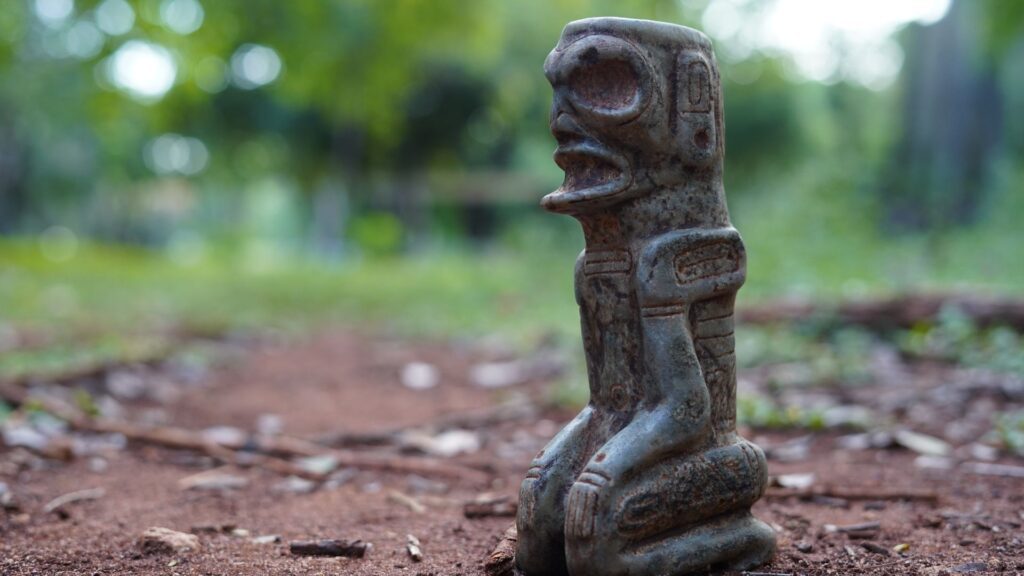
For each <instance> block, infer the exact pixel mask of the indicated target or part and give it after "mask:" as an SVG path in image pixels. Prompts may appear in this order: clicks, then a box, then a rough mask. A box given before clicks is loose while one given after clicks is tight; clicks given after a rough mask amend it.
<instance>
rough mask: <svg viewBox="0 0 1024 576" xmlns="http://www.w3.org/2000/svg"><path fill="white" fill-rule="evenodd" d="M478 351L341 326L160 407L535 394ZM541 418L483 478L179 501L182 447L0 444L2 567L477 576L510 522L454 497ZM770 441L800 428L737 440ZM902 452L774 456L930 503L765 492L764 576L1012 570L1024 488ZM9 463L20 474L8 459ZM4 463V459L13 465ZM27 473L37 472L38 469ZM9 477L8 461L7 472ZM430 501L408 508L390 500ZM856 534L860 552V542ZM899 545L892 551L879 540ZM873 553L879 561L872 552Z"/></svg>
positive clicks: (292, 411) (234, 414)
mask: <svg viewBox="0 0 1024 576" xmlns="http://www.w3.org/2000/svg"><path fill="white" fill-rule="evenodd" d="M478 359H479V355H477V354H476V353H474V352H471V351H467V350H461V349H458V348H456V347H453V346H450V345H448V344H445V343H421V342H415V343H412V342H403V341H388V340H382V339H379V338H367V337H360V336H358V335H355V334H352V333H349V332H344V331H338V332H332V333H327V334H322V335H319V336H317V337H314V338H311V339H309V340H307V341H301V342H292V343H283V344H275V345H264V346H257V347H251V349H249V350H248V351H247V352H246V353H245V354H244V356H243V357H242V358H240V359H237V360H236V361H234V362H232V363H230V364H229V365H227V366H224V367H221V368H219V369H217V370H216V371H215V372H214V373H212V374H211V375H210V377H209V378H208V379H207V381H206V382H205V383H204V384H203V385H202V386H199V387H191V388H188V389H186V390H185V391H184V393H183V395H182V396H181V397H180V398H179V399H178V400H177V401H176V402H174V403H173V404H171V405H169V406H167V407H165V409H166V412H167V417H168V418H169V421H170V423H171V424H173V425H176V426H182V427H187V428H191V429H202V428H206V427H210V426H220V425H230V426H236V427H239V428H243V429H246V430H252V429H253V428H254V427H255V426H256V421H257V419H258V417H259V416H260V415H263V414H268V413H273V414H277V415H279V416H280V417H281V418H282V421H283V424H284V430H285V432H286V433H288V434H290V435H294V436H300V437H307V438H315V437H318V436H320V435H323V434H330V433H337V432H349V433H352V432H372V431H384V430H391V429H395V428H397V427H409V426H417V425H424V424H429V423H431V422H433V421H436V420H437V419H438V418H440V417H442V416H450V415H452V414H458V413H461V412H466V411H470V410H479V409H482V408H487V407H490V406H496V405H497V404H498V403H499V402H501V401H503V400H508V399H509V398H510V397H515V396H526V397H530V398H534V399H539V398H542V397H544V394H545V386H544V384H542V383H538V384H530V385H523V386H520V387H517V388H515V389H511V390H510V389H504V390H502V391H500V392H496V391H488V390H482V389H480V388H476V387H474V386H473V385H471V384H470V383H469V381H468V378H467V376H466V374H467V369H468V366H470V365H471V363H472V362H474V361H475V360H478ZM413 360H419V361H427V362H430V363H433V364H435V365H436V366H438V367H439V369H440V373H441V382H440V384H439V385H438V386H437V387H435V388H432V389H428V390H422V391H414V390H410V389H407V388H405V387H404V386H402V384H401V383H400V379H399V372H400V370H401V367H402V366H403V365H404V364H405V363H406V362H409V361H413ZM571 416H572V414H569V413H564V412H557V411H555V412H550V411H548V412H542V413H539V414H538V415H536V416H535V417H532V418H528V419H525V420H519V421H511V422H503V423H499V424H495V425H492V426H488V427H486V428H483V429H480V430H477V432H478V434H479V435H480V437H481V439H482V440H483V442H484V444H483V448H482V450H480V451H479V452H477V453H475V454H471V455H465V456H459V457H456V458H455V459H454V460H453V461H455V462H461V463H464V464H467V465H469V464H472V465H480V464H488V465H490V466H491V467H492V470H493V471H494V474H493V482H492V483H491V484H490V485H478V484H474V483H473V482H470V481H464V480H459V481H451V480H448V479H439V478H429V479H424V478H417V477H410V476H407V475H402V474H391V473H378V472H373V471H358V472H355V473H353V474H354V475H353V474H349V476H350V477H349V478H348V480H347V481H345V482H343V483H341V484H340V486H336V487H328V486H320V487H319V488H318V489H316V490H315V491H313V492H310V493H291V492H281V491H279V490H276V489H275V487H276V486H277V485H278V484H279V483H280V482H281V477H280V476H277V475H275V474H273V473H270V472H267V471H262V470H256V469H246V470H242V471H239V472H238V473H239V474H241V475H243V476H245V477H246V478H248V479H249V483H248V485H246V486H244V487H242V488H239V489H234V490H221V491H194V490H193V491H183V490H181V489H180V488H179V486H178V481H179V480H180V479H181V478H183V477H186V476H189V475H191V474H194V473H196V472H198V471H200V470H201V469H203V467H209V464H210V463H209V461H208V459H205V458H201V457H197V456H196V455H195V454H191V453H188V452H181V451H172V450H166V449H162V448H155V447H149V446H131V447H129V448H128V449H126V450H123V451H120V452H116V453H114V454H112V455H110V456H108V457H107V458H106V460H105V462H106V466H105V467H103V466H98V465H97V463H96V462H95V461H89V460H88V459H84V458H83V459H78V460H75V461H72V462H69V463H55V462H53V461H40V460H35V459H33V460H31V461H30V462H29V463H28V464H24V461H25V460H26V459H25V457H24V455H23V454H21V453H20V452H18V451H11V450H8V451H6V452H0V463H5V466H4V467H3V468H2V469H0V481H3V482H6V483H7V484H8V485H9V487H10V489H11V491H12V493H13V494H14V496H15V498H16V502H17V505H18V506H17V508H18V509H17V510H8V511H0V573H2V574H9V575H28V574H46V575H51V574H52V575H57V574H103V575H115V574H181V575H186V574H188V575H193V574H194V575H200V574H202V575H233V574H296V575H299V574H302V575H306V574H310V575H311V574H357V575H399V574H400V575H456V574H482V564H483V560H484V559H485V558H486V556H487V555H488V553H489V552H490V551H491V550H492V548H493V547H494V545H495V544H496V543H497V541H498V539H499V537H500V535H501V534H502V532H503V531H504V529H505V528H506V527H508V526H509V525H510V524H511V523H512V519H511V518H506V517H499V518H484V519H467V518H465V517H464V515H463V505H464V503H466V502H467V501H470V500H472V499H473V498H474V497H476V496H477V495H479V494H480V493H482V492H493V493H497V494H506V495H508V496H509V497H511V498H514V497H515V494H516V489H517V486H518V482H519V478H520V475H521V474H522V473H523V471H524V470H525V468H526V465H527V463H528V462H529V459H530V457H531V456H532V455H533V454H534V453H535V452H536V451H537V450H538V449H539V448H540V447H541V446H543V444H544V443H545V441H546V440H547V438H548V437H550V436H551V435H552V434H553V433H554V432H555V431H556V430H557V428H558V426H559V425H560V424H561V423H562V422H564V421H565V420H567V419H568V418H569V417H571ZM747 435H748V437H752V438H753V439H755V440H757V441H758V442H761V443H763V444H764V445H767V446H778V445H779V444H781V443H783V442H785V441H787V440H789V439H791V438H793V437H795V436H798V435H800V433H793V434H784V433H770V434H769V433H759V432H757V431H754V432H750V431H748V432H747ZM915 457H916V455H915V454H913V453H911V452H909V451H906V450H891V449H889V450H861V451H849V450H840V449H837V448H836V445H835V435H833V434H820V435H817V436H815V437H814V438H813V439H812V440H811V448H810V457H809V458H807V459H804V460H802V461H797V462H778V461H771V462H770V473H771V474H773V475H777V474H790V473H805V472H813V473H814V474H815V475H816V480H815V485H816V486H819V487H821V486H834V487H837V488H838V487H841V488H843V489H845V490H847V491H850V490H859V491H862V492H871V491H876V490H887V491H891V490H896V489H905V490H908V491H915V492H920V491H933V492H935V493H936V494H938V501H937V502H932V501H914V502H905V501H899V500H886V501H881V502H879V501H870V500H868V501H860V500H850V501H847V502H845V503H844V502H841V501H833V500H827V499H818V500H806V501H805V500H801V499H798V498H796V497H783V496H779V495H774V496H772V497H770V498H766V499H764V500H762V501H761V502H760V503H758V504H757V506H756V508H755V512H756V514H757V515H758V516H760V517H761V518H763V519H764V520H765V521H767V522H769V523H770V524H771V525H772V526H773V527H774V528H775V529H776V530H777V531H778V537H779V553H778V555H777V557H776V559H775V560H774V561H773V563H772V564H771V565H769V566H766V567H764V568H762V571H764V572H771V573H778V574H809V575H824V574H872V575H883V574H885V575H889V574H893V575H895V574H901V575H902V574H922V575H935V576H939V575H943V574H950V575H953V574H961V573H972V572H974V573H1021V572H1024V532H1022V528H1021V526H1022V524H1024V479H1021V478H1002V477H989V476H978V475H970V474H967V473H965V472H963V471H961V470H960V469H959V468H957V469H954V470H942V471H936V470H930V469H926V468H921V467H918V466H915V465H914V460H915ZM18 461H22V462H23V463H22V465H20V466H18V465H14V464H16V463H17V462H18ZM12 463H14V464H12ZM40 463H41V464H40ZM19 468H20V469H19ZM86 488H103V489H105V495H104V496H103V497H101V498H98V499H95V500H90V501H84V502H79V503H76V504H73V505H70V506H68V507H67V508H66V510H67V514H66V517H62V516H60V515H58V514H56V513H45V512H44V511H43V510H42V508H43V506H44V505H45V504H46V503H47V502H49V501H50V500H51V499H53V498H54V497H57V496H59V495H61V494H65V493H68V492H72V491H75V490H81V489H86ZM396 491H397V492H400V493H402V494H406V495H409V496H411V497H413V498H415V499H416V500H417V501H419V502H420V503H421V504H423V505H424V506H425V507H426V511H424V512H421V513H417V512H415V511H413V510H411V509H410V508H409V507H408V506H406V505H403V504H401V503H399V502H398V501H397V500H396V499H395V497H394V496H393V493H394V492H396ZM867 521H877V522H879V523H880V529H879V530H878V531H877V533H876V534H872V535H868V536H869V539H868V540H863V539H851V538H850V536H848V535H846V534H843V533H833V532H829V531H828V530H827V529H826V528H825V526H826V525H828V524H833V525H840V526H842V525H848V524H855V523H862V522H867ZM209 525H217V526H222V525H232V526H236V527H238V528H240V529H244V530H246V531H248V533H249V535H250V537H246V536H244V535H242V536H239V535H230V534H224V533H205V532H204V533H200V534H199V538H200V541H201V548H200V550H199V551H197V552H193V553H188V554H172V555H146V554H142V553H141V552H140V550H139V548H138V547H137V545H136V541H137V539H138V536H139V535H140V534H141V533H142V532H143V531H144V530H145V529H146V528H149V527H152V526H162V527H166V528H170V529H174V530H179V531H184V532H188V531H190V530H192V529H193V528H195V527H200V526H209ZM268 534H277V535H280V536H281V537H282V539H283V543H271V544H255V543H253V542H252V538H251V537H254V536H260V535H268ZM407 534H414V535H415V536H417V537H418V538H419V540H420V541H421V542H422V549H423V553H424V556H425V557H424V559H423V561H422V562H418V563H417V562H413V561H412V560H411V559H410V558H409V556H408V555H407V552H406V550H405V540H406V535H407ZM321 538H343V539H356V538H358V539H362V540H364V541H367V542H371V543H372V544H373V548H372V549H371V550H370V551H369V553H368V554H367V555H366V557H364V558H362V559H346V558H301V557H295V556H293V555H291V554H290V553H289V552H288V547H287V542H288V541H289V540H295V539H321ZM864 542H870V543H871V544H874V545H875V546H872V545H871V544H869V545H868V547H865V546H864ZM904 543H905V544H908V545H909V548H908V549H907V551H906V552H905V553H903V554H897V553H895V552H893V551H892V548H893V547H894V546H896V545H898V544H904ZM869 548H873V549H874V550H876V551H871V550H869Z"/></svg>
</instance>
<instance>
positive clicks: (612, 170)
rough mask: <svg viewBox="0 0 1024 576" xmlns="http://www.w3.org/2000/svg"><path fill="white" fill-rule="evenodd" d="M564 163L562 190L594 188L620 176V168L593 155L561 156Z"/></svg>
mask: <svg viewBox="0 0 1024 576" xmlns="http://www.w3.org/2000/svg"><path fill="white" fill-rule="evenodd" d="M562 158H563V159H564V160H563V163H564V164H565V165H564V166H563V167H562V169H563V170H565V180H564V181H563V182H562V190H563V191H566V192H572V191H577V190H585V189H587V188H594V187H596V186H600V185H602V184H607V183H608V182H611V181H613V180H617V179H619V178H620V177H621V176H622V170H619V169H618V168H617V167H616V166H614V165H613V164H611V163H610V162H606V161H605V160H603V159H601V158H597V157H594V156H576V155H568V158H567V157H565V156H563V157H562Z"/></svg>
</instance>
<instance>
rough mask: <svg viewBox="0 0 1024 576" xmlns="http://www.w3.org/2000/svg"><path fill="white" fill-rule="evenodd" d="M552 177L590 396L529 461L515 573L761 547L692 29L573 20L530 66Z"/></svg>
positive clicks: (761, 467) (636, 568)
mask: <svg viewBox="0 0 1024 576" xmlns="http://www.w3.org/2000/svg"><path fill="white" fill-rule="evenodd" d="M544 72H545V74H546V76H547V78H548V80H549V81H550V82H551V85H552V87H553V88H554V103H553V105H552V108H551V132H552V133H553V134H554V136H555V139H556V140H557V141H558V148H557V150H556V151H555V162H556V163H557V164H558V165H559V166H560V167H561V168H562V169H563V170H564V171H565V180H564V182H563V184H562V186H561V187H560V188H559V189H558V190H556V191H554V192H552V193H550V194H548V195H547V196H545V197H544V199H543V201H542V204H543V206H544V207H545V208H546V209H548V210H551V211H553V212H559V213H564V214H569V215H571V216H573V217H575V218H576V219H578V220H579V221H580V223H581V224H582V225H583V233H584V237H585V240H586V249H585V250H584V251H583V253H582V254H581V255H580V257H579V259H578V260H577V261H576V271H575V282H576V284H575V285H576V301H577V302H578V304H579V308H580V318H581V321H582V331H583V344H584V348H585V352H586V359H587V371H588V374H589V381H590V402H589V404H588V405H587V407H586V408H584V409H583V411H582V412H581V413H580V414H579V415H578V416H577V417H576V418H575V419H574V420H573V421H572V422H570V423H569V424H568V425H567V426H566V427H565V428H564V429H563V430H562V431H561V432H559V433H558V435H557V436H555V438H554V439H553V440H552V441H551V442H550V443H549V444H548V445H547V446H546V447H545V448H544V449H543V450H541V452H540V453H539V454H538V455H537V456H536V458H535V459H534V460H533V462H532V464H531V466H530V469H529V471H528V472H527V473H526V478H525V479H524V480H523V483H522V486H521V488H520V496H519V513H518V517H517V519H516V527H517V533H518V535H517V537H518V542H517V548H516V554H515V566H516V570H517V572H518V573H519V574H521V575H524V576H541V575H564V574H570V575H572V576H610V575H623V576H624V575H631V576H645V575H652V576H653V575H681V574H689V573H694V572H704V571H706V570H709V569H712V570H713V569H732V570H742V569H748V568H752V567H755V566H757V565H760V564H763V563H764V562H766V561H768V560H769V559H770V558H771V556H772V554H773V553H774V550H775V536H774V534H773V532H772V530H771V528H769V527H768V526H767V525H766V524H764V523H763V522H761V521H759V520H757V519H755V518H754V517H753V516H752V515H751V513H750V507H751V505H752V504H753V503H754V502H755V501H757V499H758V498H760V496H761V494H762V493H763V492H764V488H765V484H766V481H767V472H766V466H765V458H764V454H763V453H762V452H761V450H760V449H759V448H758V447H757V446H755V445H753V444H751V443H750V442H747V441H746V440H744V439H743V438H741V437H740V436H739V435H738V434H737V432H736V359H735V355H734V338H733V304H734V302H735V298H736V291H737V289H739V287H740V285H742V284H743V280H744V277H745V269H746V261H745V252H744V248H743V243H742V241H741V240H740V235H739V234H738V233H737V232H736V230H735V229H734V228H732V226H731V224H730V222H729V214H728V211H727V208H726V202H725V191H724V190H723V187H722V164H723V155H724V132H723V120H722V97H721V92H720V89H719V75H718V68H717V65H716V64H715V58H714V54H713V52H712V49H711V43H710V41H709V40H708V39H707V37H706V36H704V35H703V34H701V33H700V32H697V31H695V30H691V29H689V28H685V27H682V26H677V25H672V24H664V23H660V22H651V21H642V20H627V19H619V18H595V19H589V20H581V21H577V22H572V23H570V24H569V25H568V26H566V28H565V30H564V31H563V32H562V37H561V39H560V40H559V42H558V45H557V46H556V47H555V49H554V50H553V51H552V52H551V54H550V55H549V56H548V58H547V61H546V62H545V63H544Z"/></svg>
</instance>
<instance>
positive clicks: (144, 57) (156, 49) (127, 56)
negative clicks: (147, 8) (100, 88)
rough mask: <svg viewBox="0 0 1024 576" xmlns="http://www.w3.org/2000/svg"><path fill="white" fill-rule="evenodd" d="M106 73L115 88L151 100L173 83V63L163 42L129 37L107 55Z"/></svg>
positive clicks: (165, 91) (160, 94) (163, 92)
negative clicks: (111, 53)
mask: <svg viewBox="0 0 1024 576" xmlns="http://www.w3.org/2000/svg"><path fill="white" fill-rule="evenodd" d="M109 74H110V80H111V82H113V84H114V85H115V86H117V87H118V88H121V89H122V90H125V91H126V92H128V93H129V94H131V95H132V96H134V97H136V98H138V99H140V100H143V101H155V100H159V99H160V98H162V97H163V95H164V94H166V93H167V91H168V90H170V89H171V87H172V86H173V85H174V79H175V77H176V76H177V66H176V65H175V64H174V58H172V57H171V53H170V52H168V51H167V49H166V48H164V47H163V46H160V45H159V44H152V43H149V42H143V41H141V40H129V41H128V42H125V43H124V44H123V45H122V46H121V47H120V48H118V49H117V52H115V53H114V54H113V56H111V57H110V62H109Z"/></svg>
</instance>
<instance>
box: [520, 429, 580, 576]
mask: <svg viewBox="0 0 1024 576" xmlns="http://www.w3.org/2000/svg"><path fill="white" fill-rule="evenodd" d="M588 423H589V410H584V412H582V413H581V414H580V415H579V416H578V417H577V418H576V420H574V421H573V422H572V423H570V424H569V425H568V426H566V428H565V429H563V430H562V432H561V433H559V434H558V435H557V436H556V437H555V438H554V439H552V440H551V442H550V443H549V444H548V445H547V446H546V447H545V448H544V450H542V451H541V452H540V454H538V455H537V457H536V458H534V459H533V462H532V463H531V464H530V469H529V470H528V471H527V473H526V478H524V479H523V482H522V484H520V487H519V510H518V512H517V514H516V530H517V532H518V542H517V545H516V565H517V567H518V569H519V571H520V573H522V574H524V575H527V576H532V575H539V574H544V575H549V574H550V575H561V574H566V573H567V572H566V568H565V534H564V525H565V501H566V493H567V492H568V491H569V486H570V485H571V484H572V482H573V479H574V478H575V477H576V475H577V474H578V468H577V467H578V466H580V465H581V464H579V462H580V461H581V458H579V457H578V451H579V450H581V449H582V446H583V445H584V443H583V442H581V436H582V435H583V434H584V433H585V431H586V429H587V427H588Z"/></svg>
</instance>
